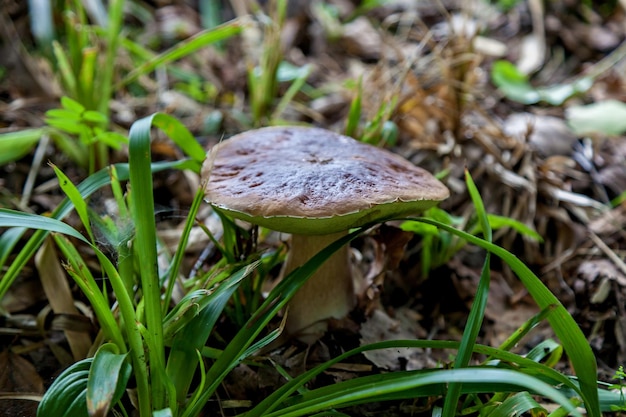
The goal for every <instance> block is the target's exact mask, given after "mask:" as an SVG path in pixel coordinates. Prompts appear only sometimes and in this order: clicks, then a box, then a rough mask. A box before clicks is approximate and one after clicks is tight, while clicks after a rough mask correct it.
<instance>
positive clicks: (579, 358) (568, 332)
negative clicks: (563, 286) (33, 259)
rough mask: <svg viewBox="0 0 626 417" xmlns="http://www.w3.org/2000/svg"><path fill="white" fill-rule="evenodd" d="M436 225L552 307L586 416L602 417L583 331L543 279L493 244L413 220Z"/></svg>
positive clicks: (593, 360) (552, 319)
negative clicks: (492, 258)
mask: <svg viewBox="0 0 626 417" xmlns="http://www.w3.org/2000/svg"><path fill="white" fill-rule="evenodd" d="M413 220H417V221H421V222H424V223H427V224H431V225H433V226H437V227H439V228H441V229H443V230H445V231H447V232H449V233H452V234H455V235H457V236H459V237H461V238H463V239H465V240H467V241H468V242H469V243H472V244H474V245H476V246H479V247H481V248H483V249H486V250H487V251H489V252H491V253H493V254H494V255H496V256H498V257H499V258H501V259H502V260H503V261H504V262H506V263H507V265H508V266H509V267H510V268H511V269H512V270H513V272H515V274H516V275H517V276H518V278H519V279H520V280H521V281H522V283H523V284H524V286H525V287H526V289H527V290H528V293H529V294H530V295H531V296H532V297H533V299H534V300H535V302H536V303H537V305H538V306H539V308H541V309H545V308H550V309H551V310H552V311H551V313H550V314H549V315H548V317H547V319H548V321H549V322H550V325H551V326H552V329H553V330H554V332H555V333H556V335H557V337H558V338H559V339H560V341H561V343H562V344H563V347H564V348H565V351H566V352H567V355H568V357H569V358H570V361H571V363H572V366H573V368H574V371H575V372H576V376H577V377H578V379H579V381H580V388H581V393H582V396H583V400H584V402H585V408H586V410H587V413H588V414H589V415H590V416H591V417H600V416H601V413H600V403H599V399H598V389H597V382H596V380H597V365H596V358H595V355H594V354H593V351H592V350H591V346H589V343H587V339H586V338H585V335H584V334H583V332H582V331H581V330H580V328H579V327H578V325H577V324H576V322H575V321H574V319H573V317H572V316H571V315H570V314H569V313H568V311H567V310H566V309H565V307H563V304H561V302H560V301H559V300H558V298H556V297H555V296H554V294H552V292H550V290H549V289H548V288H547V287H546V286H545V285H544V284H543V283H542V282H541V280H540V279H539V278H538V277H537V276H536V275H535V274H534V273H533V272H532V271H531V270H530V269H529V268H528V267H527V266H526V265H525V264H524V263H523V262H522V261H520V260H519V258H518V257H516V256H515V255H513V254H512V253H510V252H509V251H507V250H506V249H504V248H501V247H499V246H497V245H494V244H493V243H490V242H487V241H486V240H484V239H480V238H478V237H476V236H473V235H471V234H469V233H466V232H463V231H461V230H458V229H455V228H453V227H450V226H448V225H445V224H443V223H439V222H436V221H433V220H431V219H428V218H417V219H413Z"/></svg>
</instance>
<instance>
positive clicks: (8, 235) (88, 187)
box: [0, 160, 198, 299]
mask: <svg viewBox="0 0 626 417" xmlns="http://www.w3.org/2000/svg"><path fill="white" fill-rule="evenodd" d="M197 165H198V164H197V163H194V164H192V165H190V161H187V160H183V161H174V162H159V163H154V164H152V172H158V171H162V170H165V169H171V168H177V169H193V168H195V167H197ZM115 168H116V170H117V172H118V176H119V179H120V180H121V181H124V180H127V179H128V164H116V165H115ZM110 181H111V178H110V175H109V172H108V170H107V169H102V170H100V171H98V172H96V173H95V174H92V175H90V176H89V177H88V178H87V179H85V180H84V181H83V182H81V183H80V184H79V185H78V187H77V188H78V190H79V192H80V195H81V196H82V197H83V198H84V199H86V198H88V197H89V196H90V195H92V194H93V193H94V192H96V191H98V190H99V189H100V188H102V187H103V186H106V185H108V184H110ZM73 208H74V205H73V204H72V203H71V201H70V200H69V199H68V198H65V199H64V200H63V201H62V202H61V203H60V204H59V205H58V206H57V208H56V209H54V211H53V212H52V213H51V214H50V217H49V218H53V219H57V220H61V219H63V218H65V217H66V216H67V215H68V214H69V213H70V212H71V211H72V209H73ZM0 217H2V214H1V213H0ZM17 226H18V225H17V224H13V223H8V224H7V223H5V224H4V225H3V226H0V227H13V228H14V229H12V230H10V231H7V232H5V233H3V234H2V235H0V255H1V257H0V259H1V260H2V261H3V263H4V262H5V261H6V259H7V257H8V255H9V253H10V251H11V250H12V249H13V248H14V247H15V244H16V243H17V241H18V240H19V239H20V238H21V236H22V235H23V233H24V231H25V230H26V229H25V228H19V227H17ZM26 228H32V224H28V225H27V226H26ZM50 231H54V230H47V229H45V228H44V229H39V230H36V231H35V233H33V236H32V237H31V238H30V239H29V240H28V242H26V244H25V245H24V247H23V248H22V249H21V250H20V252H19V253H18V254H17V256H16V257H15V259H13V262H12V263H11V265H9V267H8V268H7V270H6V272H5V273H4V275H3V276H2V278H1V279H0V299H2V298H4V295H5V294H6V292H7V291H8V290H9V288H10V287H11V285H12V284H13V282H14V281H15V279H16V278H17V277H18V275H19V273H20V271H21V270H22V268H24V265H26V263H27V262H28V260H29V259H31V258H32V257H33V256H34V254H35V252H36V251H37V249H38V248H39V247H40V246H41V245H42V243H43V241H44V239H45V238H46V236H48V233H49V232H50Z"/></svg>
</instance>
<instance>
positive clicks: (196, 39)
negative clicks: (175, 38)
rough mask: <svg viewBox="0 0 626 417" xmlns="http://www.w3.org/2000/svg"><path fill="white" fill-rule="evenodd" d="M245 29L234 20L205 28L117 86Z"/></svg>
mask: <svg viewBox="0 0 626 417" xmlns="http://www.w3.org/2000/svg"><path fill="white" fill-rule="evenodd" d="M242 29H243V26H242V24H241V23H240V22H239V21H232V22H229V23H224V24H222V25H220V26H217V27H215V28H213V29H207V30H204V31H202V32H200V33H198V34H197V35H194V36H192V37H191V38H189V39H187V40H184V41H182V42H178V43H177V44H176V45H175V46H174V47H172V48H171V49H168V50H167V51H165V52H163V53H162V54H159V55H157V56H156V57H154V58H153V59H151V60H149V61H147V62H145V63H144V64H142V65H140V66H139V67H138V68H136V69H135V70H133V71H131V72H130V73H129V74H128V75H127V76H126V77H125V78H124V79H123V80H122V81H121V82H120V83H118V84H117V85H116V86H115V88H116V89H121V88H122V87H123V86H124V85H126V84H128V83H130V82H132V81H134V80H136V79H137V78H138V77H140V76H141V75H144V74H147V73H149V72H150V71H152V70H154V69H155V68H156V67H158V66H160V65H165V64H168V63H170V62H173V61H176V60H178V59H180V58H182V57H184V56H187V55H190V54H192V53H194V52H195V51H197V50H198V49H200V48H203V47H205V46H207V45H210V44H212V43H215V42H218V41H223V40H225V39H228V38H230V37H231V36H235V35H237V34H239V33H240V32H241V31H242Z"/></svg>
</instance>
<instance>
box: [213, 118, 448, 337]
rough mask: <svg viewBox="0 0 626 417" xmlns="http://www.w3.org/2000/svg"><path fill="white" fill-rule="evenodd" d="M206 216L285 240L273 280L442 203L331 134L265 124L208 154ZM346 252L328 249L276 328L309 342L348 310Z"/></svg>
mask: <svg viewBox="0 0 626 417" xmlns="http://www.w3.org/2000/svg"><path fill="white" fill-rule="evenodd" d="M202 176H203V178H204V179H206V180H207V183H206V193H205V199H206V201H207V202H208V203H210V204H211V205H212V206H213V207H214V209H216V210H220V211H222V212H224V213H226V214H227V215H230V216H231V217H234V218H237V219H240V220H245V221H248V222H250V223H253V224H256V225H259V226H263V227H266V228H269V229H272V230H275V231H279V232H285V233H290V234H291V245H290V250H289V253H288V255H287V260H286V261H285V264H284V266H283V271H282V275H283V276H286V275H287V274H288V273H289V272H291V271H292V270H293V269H294V268H296V267H298V266H300V265H302V264H303V263H305V262H306V261H307V260H309V259H310V258H311V257H312V256H313V255H315V254H316V253H317V252H319V251H320V250H322V249H324V248H325V247H326V246H327V245H329V244H330V243H332V242H334V241H335V240H337V239H339V238H340V237H341V236H344V235H345V234H347V232H348V230H349V229H350V228H354V227H358V226H362V225H366V224H370V223H374V222H382V221H385V220H388V219H391V218H397V217H399V216H404V215H410V214H416V213H419V212H421V211H423V210H425V209H427V208H429V207H431V206H433V205H435V204H436V203H437V202H439V201H441V200H444V199H445V198H447V197H448V195H449V191H448V189H447V188H446V187H445V186H444V185H443V184H442V183H441V182H439V181H438V180H437V179H436V178H435V177H433V176H432V175H431V174H430V173H428V172H427V171H425V170H423V169H422V168H419V167H416V166H415V165H413V164H412V163H411V162H409V161H407V160H405V159H404V158H402V157H400V156H398V155H396V154H393V153H391V152H390V151H387V150H384V149H380V148H376V147H374V146H371V145H367V144H364V143H362V142H359V141H357V140H354V139H352V138H349V137H346V136H342V135H339V134H336V133H333V132H331V131H328V130H325V129H319V128H307V127H295V126H288V127H267V128H262V129H257V130H251V131H247V132H244V133H241V134H238V135H236V136H233V137H231V138H230V139H227V140H225V141H223V142H222V143H220V144H218V145H216V146H215V147H213V149H212V150H211V151H210V152H209V156H208V157H207V160H206V161H205V163H204V166H203V168H202ZM354 301H355V294H354V288H353V282H352V276H351V273H350V264H349V249H348V247H347V246H344V247H343V248H342V249H341V250H339V251H337V252H335V253H334V254H333V256H331V257H330V258H329V259H328V260H327V261H326V262H325V263H324V264H323V265H321V266H320V267H319V269H318V270H317V271H316V272H315V273H314V275H312V276H311V277H310V278H309V279H308V281H307V282H306V283H305V284H304V285H303V286H302V287H301V288H300V289H299V290H298V292H297V293H296V294H295V295H294V297H293V298H292V300H291V301H290V303H289V310H288V315H287V321H286V326H285V327H286V331H287V333H288V334H290V335H295V336H297V337H298V338H299V339H300V340H302V341H305V342H308V343H312V342H314V341H315V340H317V339H318V338H319V337H320V336H321V335H323V333H324V332H325V331H326V329H327V320H328V319H330V318H336V319H341V318H343V317H345V316H346V315H347V314H348V313H349V312H350V310H351V309H352V308H353V307H354Z"/></svg>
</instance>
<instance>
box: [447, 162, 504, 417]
mask: <svg viewBox="0 0 626 417" xmlns="http://www.w3.org/2000/svg"><path fill="white" fill-rule="evenodd" d="M465 183H466V185H467V190H468V192H469V195H470V198H471V199H472V204H473V205H474V208H475V210H476V216H477V217H478V222H479V224H480V225H481V227H482V231H483V235H484V236H485V240H487V241H488V242H491V240H492V231H491V226H490V225H489V220H488V218H487V212H486V210H485V205H484V203H483V200H482V198H481V196H480V192H479V191H478V188H476V184H474V180H473V179H472V176H471V175H470V173H469V171H467V170H465ZM490 261H491V254H490V253H489V252H487V254H486V255H485V261H484V263H483V268H482V271H481V273H480V281H479V283H478V288H477V289H476V296H475V297H474V302H473V303H472V308H471V310H470V314H469V317H468V318H467V324H466V326H465V330H464V331H463V337H462V338H461V345H460V347H459V352H458V354H457V357H456V360H455V361H454V369H460V368H465V367H467V366H468V365H469V362H470V359H471V357H472V351H473V348H474V344H475V343H476V339H477V337H478V332H479V331H480V328H481V326H482V324H483V319H484V317H485V309H486V308H487V299H488V298H489V285H490V282H491V262H490ZM460 393H461V385H459V384H456V383H451V384H450V385H449V386H448V393H447V394H446V399H445V402H444V406H443V412H442V415H443V416H444V417H453V416H454V415H455V414H456V407H457V404H458V401H459V397H460Z"/></svg>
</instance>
